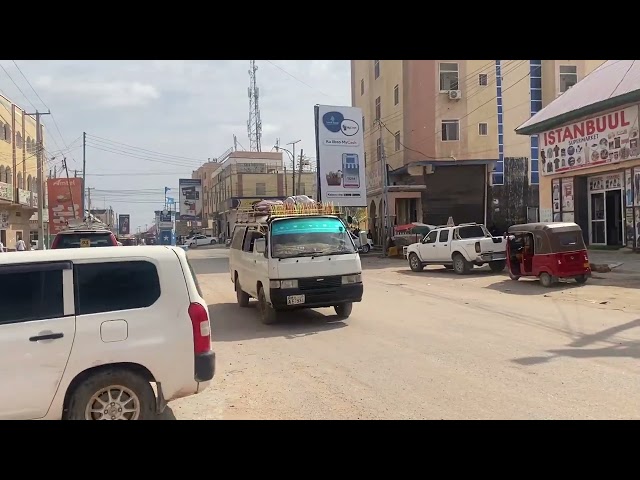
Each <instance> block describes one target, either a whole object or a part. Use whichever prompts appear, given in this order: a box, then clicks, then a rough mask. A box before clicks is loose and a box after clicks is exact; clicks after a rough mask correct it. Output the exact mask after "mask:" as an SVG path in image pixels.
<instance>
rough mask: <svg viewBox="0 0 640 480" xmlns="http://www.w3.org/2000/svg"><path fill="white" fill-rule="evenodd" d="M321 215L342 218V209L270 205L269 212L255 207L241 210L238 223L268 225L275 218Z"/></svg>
mask: <svg viewBox="0 0 640 480" xmlns="http://www.w3.org/2000/svg"><path fill="white" fill-rule="evenodd" d="M320 215H335V216H340V215H341V212H340V209H338V208H336V207H335V206H334V205H333V203H299V204H296V205H270V206H269V208H268V210H263V209H258V210H256V209H255V208H253V207H248V208H239V209H238V210H237V211H236V223H268V222H270V221H271V220H273V219H275V218H283V217H310V216H320Z"/></svg>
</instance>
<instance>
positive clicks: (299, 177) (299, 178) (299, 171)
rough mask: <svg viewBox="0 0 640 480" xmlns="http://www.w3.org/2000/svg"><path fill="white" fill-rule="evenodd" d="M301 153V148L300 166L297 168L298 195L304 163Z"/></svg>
mask: <svg viewBox="0 0 640 480" xmlns="http://www.w3.org/2000/svg"><path fill="white" fill-rule="evenodd" d="M303 153H304V150H303V149H302V148H301V149H300V166H299V167H298V168H299V170H298V193H300V190H301V188H300V184H301V182H302V165H303V162H304V157H303V155H302V154H303Z"/></svg>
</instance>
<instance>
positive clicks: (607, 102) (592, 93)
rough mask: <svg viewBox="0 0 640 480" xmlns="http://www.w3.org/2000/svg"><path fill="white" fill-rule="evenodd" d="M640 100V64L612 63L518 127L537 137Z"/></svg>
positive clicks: (609, 61)
mask: <svg viewBox="0 0 640 480" xmlns="http://www.w3.org/2000/svg"><path fill="white" fill-rule="evenodd" d="M636 95H637V96H639V97H640V61H637V60H608V61H607V62H605V63H603V64H602V65H601V66H600V67H598V68H597V69H596V70H594V71H593V72H591V74H589V75H587V76H586V77H585V78H584V79H582V80H581V81H579V82H578V83H577V84H575V85H574V86H573V87H572V88H570V89H569V90H568V91H566V92H565V93H563V94H562V95H561V96H560V97H558V98H556V99H555V100H554V101H553V102H551V103H550V104H549V105H547V106H546V107H544V108H543V109H542V110H540V111H539V112H538V113H537V114H535V115H534V116H533V117H531V118H530V119H529V120H527V121H526V122H525V123H523V124H522V125H520V126H519V127H518V128H516V132H517V133H519V134H525V135H530V134H535V133H539V132H541V131H545V130H549V129H551V128H553V127H555V126H558V125H561V124H563V123H568V122H570V121H572V120H576V119H578V118H580V117H582V116H586V115H589V114H591V113H594V112H597V111H602V110H605V109H608V108H613V107H616V106H619V105H622V104H624V103H628V102H631V101H634V100H635V97H636Z"/></svg>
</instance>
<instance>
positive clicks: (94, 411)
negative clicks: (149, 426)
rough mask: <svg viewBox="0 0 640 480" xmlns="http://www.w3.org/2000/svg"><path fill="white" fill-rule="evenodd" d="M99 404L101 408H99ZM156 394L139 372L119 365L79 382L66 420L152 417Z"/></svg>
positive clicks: (71, 398) (143, 418)
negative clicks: (121, 367)
mask: <svg viewBox="0 0 640 480" xmlns="http://www.w3.org/2000/svg"><path fill="white" fill-rule="evenodd" d="M98 407H99V408H98ZM155 409H156V397H155V394H154V393H153V389H152V388H151V384H150V383H149V382H147V381H146V380H145V379H144V378H142V377H141V376H140V375H138V374H136V373H134V372H131V371H129V370H124V369H120V368H109V369H106V370H102V371H99V372H97V373H95V374H93V375H91V376H90V377H89V378H87V379H86V380H84V381H83V382H82V383H81V384H80V385H78V386H77V387H76V388H75V389H74V390H73V392H71V396H70V399H69V405H68V409H67V411H66V412H65V415H64V418H65V419H66V420H153V419H154V418H156V413H155Z"/></svg>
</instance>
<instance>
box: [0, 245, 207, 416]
mask: <svg viewBox="0 0 640 480" xmlns="http://www.w3.org/2000/svg"><path fill="white" fill-rule="evenodd" d="M0 365H1V366H2V367H0V419H16V420H19V419H23V420H25V419H60V418H64V419H72V420H145V419H153V418H154V417H155V416H156V414H158V413H161V412H162V410H164V408H165V406H166V403H167V402H169V401H171V400H175V399H177V398H181V397H186V396H189V395H193V394H196V393H199V392H201V391H202V390H204V389H205V388H206V387H207V386H208V384H209V382H210V381H211V379H212V378H213V376H214V371H215V354H214V352H213V351H212V349H211V324H210V321H209V313H208V311H207V304H206V303H205V301H204V299H203V298H202V294H201V293H200V290H199V287H198V283H197V279H196V277H195V274H194V273H193V270H192V268H191V266H190V264H189V262H188V260H187V257H186V254H185V253H184V251H182V249H180V248H175V247H157V246H152V247H140V248H132V249H129V248H118V249H113V250H112V249H110V248H80V249H62V250H49V251H35V252H24V253H20V254H15V255H4V256H3V257H2V259H1V263H0ZM152 384H154V385H155V387H156V388H155V389H154V388H153V387H152Z"/></svg>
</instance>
